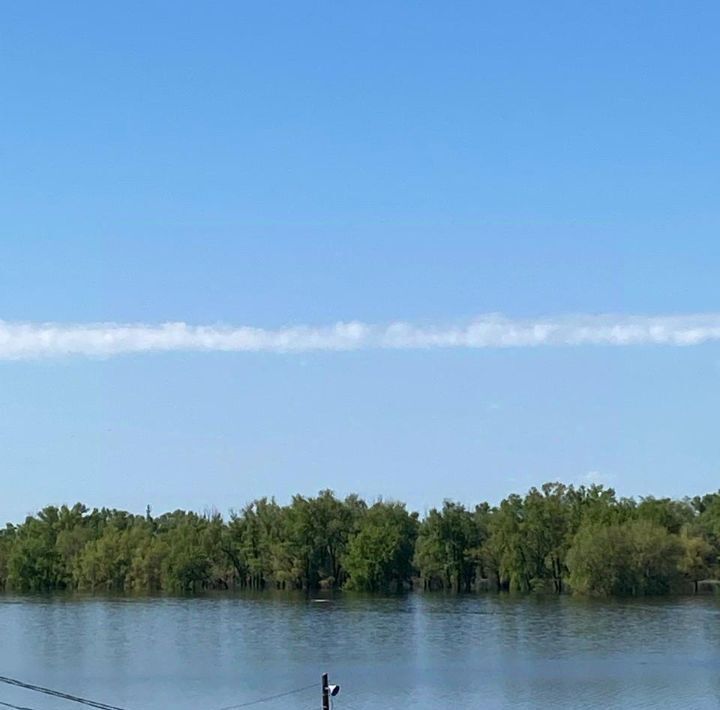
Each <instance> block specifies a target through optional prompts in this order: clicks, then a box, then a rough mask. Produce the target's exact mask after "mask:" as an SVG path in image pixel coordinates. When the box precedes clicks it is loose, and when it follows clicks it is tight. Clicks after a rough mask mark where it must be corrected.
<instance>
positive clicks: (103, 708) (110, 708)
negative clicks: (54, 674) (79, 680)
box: [0, 675, 126, 710]
mask: <svg viewBox="0 0 720 710" xmlns="http://www.w3.org/2000/svg"><path fill="white" fill-rule="evenodd" d="M0 683H5V684H6V685H14V686H15V687H17V688H24V689H25V690H32V691H34V692H36V693H43V694H44V695H52V696H53V697H55V698H61V699H62V700H69V701H70V702H73V703H80V704H81V705H89V706H90V707H92V708H98V710H126V709H125V708H121V707H119V706H117V705H110V704H108V703H101V702H98V701H97V700H88V698H81V697H80V696H79V695H71V694H70V693H63V692H61V691H59V690H52V689H51V688H44V687H43V686H42V685H34V684H33V683H25V682H23V681H21V680H17V678H8V677H6V676H1V675H0Z"/></svg>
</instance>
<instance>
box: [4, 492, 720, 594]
mask: <svg viewBox="0 0 720 710" xmlns="http://www.w3.org/2000/svg"><path fill="white" fill-rule="evenodd" d="M719 561H720V492H719V493H713V494H708V495H706V496H704V497H698V498H694V499H691V500H690V499H686V500H682V501H676V500H670V499H656V498H652V497H650V498H642V499H640V500H639V501H636V500H633V499H627V498H617V497H616V495H615V492H614V491H613V490H611V489H607V488H603V487H602V486H590V487H584V486H580V487H578V488H576V487H573V486H565V485H562V484H559V483H548V484H545V485H544V486H542V488H540V489H536V488H533V489H531V490H530V491H529V492H528V493H527V494H526V495H525V496H519V495H510V496H508V497H507V498H506V499H505V500H503V501H502V502H501V503H500V504H499V505H498V506H496V507H493V506H490V505H488V504H487V503H483V504H481V505H478V506H476V507H475V508H474V509H472V510H469V509H467V508H466V507H465V506H463V505H461V504H459V503H453V502H450V501H446V502H445V503H444V505H443V507H442V508H440V509H432V510H431V511H429V513H428V514H427V515H426V516H425V517H424V519H422V520H421V519H420V518H419V516H418V515H417V514H416V513H411V512H409V511H408V510H407V509H406V508H405V506H404V505H403V504H400V503H394V502H383V501H380V502H376V503H374V504H372V505H368V504H367V503H366V502H365V501H363V500H362V499H360V498H358V497H357V496H349V497H347V498H345V499H344V500H341V499H338V498H337V497H335V495H334V494H333V493H332V492H331V491H322V492H321V493H320V494H319V495H318V496H317V497H314V498H306V497H303V496H295V497H294V498H293V499H292V502H291V503H290V504H289V505H286V506H281V505H279V504H278V503H276V502H275V501H274V500H268V499H266V498H262V499H260V500H256V501H254V502H252V503H250V504H249V505H247V506H246V507H245V508H243V509H242V510H241V511H237V512H233V513H232V514H231V515H230V517H229V519H228V520H224V519H223V517H222V516H221V515H219V514H217V513H206V514H203V515H199V514H197V513H193V512H185V511H181V510H178V511H175V512H173V513H166V514H164V515H160V516H157V517H154V516H153V515H152V514H151V511H150V509H148V510H147V512H146V514H145V515H132V514H130V513H127V512H124V511H119V510H108V509H105V508H103V509H100V510H98V509H94V510H88V508H86V507H85V506H84V505H82V504H79V503H78V504H76V505H74V506H72V507H67V506H62V507H59V508H58V507H54V506H49V507H47V508H44V509H43V510H42V511H40V512H39V513H38V514H37V515H34V516H30V517H28V518H27V519H26V520H25V521H24V522H23V523H22V524H19V525H10V524H9V525H7V526H6V528H5V529H4V530H1V531H0V588H4V589H7V590H15V591H22V592H27V591H49V590H58V589H82V590H117V591H132V590H137V591H169V592H179V591H200V590H204V589H242V588H246V589H247V588H250V589H268V588H276V589H303V590H311V589H318V588H346V589H356V590H363V591H393V590H401V589H408V588H411V587H413V586H415V587H420V588H423V589H426V590H446V591H471V590H479V589H498V590H502V589H505V590H517V591H533V590H543V591H550V590H552V591H554V592H558V593H559V592H563V591H566V590H573V591H575V592H578V593H584V594H599V595H614V594H618V595H621V594H631V595H642V594H661V593H667V592H671V591H683V590H691V589H693V588H694V589H695V591H697V587H698V583H699V581H700V580H704V579H709V578H712V577H714V576H718V572H719V571H720V570H719V568H720V564H719Z"/></svg>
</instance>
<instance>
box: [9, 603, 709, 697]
mask: <svg viewBox="0 0 720 710" xmlns="http://www.w3.org/2000/svg"><path fill="white" fill-rule="evenodd" d="M325 669H327V670H328V671H329V672H330V673H331V680H335V681H336V682H338V683H341V684H342V691H341V693H340V695H339V696H338V697H337V698H336V699H335V708H336V710H342V708H348V710H375V709H378V710H379V708H384V709H385V708H389V709H393V708H397V709H400V708H403V709H405V708H408V707H412V708H419V709H421V710H422V709H425V708H440V707H453V708H545V707H547V708H550V707H552V708H573V709H577V708H680V707H683V708H698V709H700V708H717V707H720V602H719V601H718V600H717V599H713V598H699V599H682V600H671V601H667V600H665V601H642V602H635V601H617V602H610V603H604V602H588V601H581V600H576V599H571V598H562V599H556V598H550V599H538V598H512V597H506V596H491V595H488V596H479V597H466V598H460V599H455V598H448V597H443V596H430V595H425V596H422V595H414V596H408V597H402V598H389V599H388V598H365V597H352V596H342V597H340V598H335V599H334V600H331V601H327V602H324V603H319V602H314V601H311V600H307V599H304V598H297V597H288V596H279V597H278V596H242V597H238V596H234V597H207V598H200V599H198V598H194V599H107V598H104V599H99V598H85V599H78V598H64V597H52V598H32V599H26V598H23V599H20V598H15V597H7V596H6V597H0V675H6V676H15V677H19V678H22V679H24V680H28V681H31V682H35V683H38V684H42V685H49V686H52V687H58V688H60V689H63V690H66V691H70V692H74V693H77V694H81V695H86V696H89V697H92V698H96V699H98V700H102V701H105V702H109V703H113V704H117V705H122V706H124V707H127V708H130V709H131V710H143V709H144V708H148V709H149V708H165V707H167V708H169V707H173V708H179V709H180V710H182V709H184V708H204V709H206V710H216V709H217V708H220V707H222V706H227V705H234V704H238V703H243V702H247V701H251V700H254V699H255V698H259V697H263V696H266V695H270V694H273V693H279V692H283V691H285V690H291V689H294V688H298V687H301V686H306V685H308V684H311V683H315V682H317V683H318V685H319V677H320V674H321V672H322V671H323V670H325ZM319 699H320V693H319V689H317V690H316V689H312V690H308V691H305V692H303V693H298V694H296V695H291V696H287V697H285V698H281V699H278V700H276V701H273V702H268V703H266V704H262V705H259V706H258V707H259V708H267V709H268V710H274V709H276V708H284V709H287V710H292V709H298V710H312V708H318V707H319ZM0 701H6V702H13V703H16V704H19V705H29V706H31V707H33V708H38V710H42V709H43V708H53V709H56V708H61V707H67V706H68V704H67V703H63V702H61V701H59V700H54V699H52V698H46V697H44V696H39V695H35V694H31V693H28V692H27V691H20V690H17V689H14V688H10V687H6V686H2V685H0ZM70 707H72V706H70ZM76 707H79V706H76Z"/></svg>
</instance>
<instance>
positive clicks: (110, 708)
mask: <svg viewBox="0 0 720 710" xmlns="http://www.w3.org/2000/svg"><path fill="white" fill-rule="evenodd" d="M0 683H5V684H6V685H12V686H15V687H17V688H23V689H24V690H31V691H33V692H36V693H43V694H44V695H50V696H52V697H55V698H60V699H62V700H68V701H70V702H73V703H79V704H81V705H86V706H89V707H93V708H97V709H98V710H127V708H123V707H120V706H119V705H111V704H109V703H103V702H100V701H98V700H91V699H89V698H83V697H81V696H79V695H73V694H71V693H65V692H63V691H60V690H53V689H52V688H45V687H44V686H42V685H35V684H34V683H26V682H25V681H22V680H18V679H17V678H10V677H8V676H0ZM317 685H318V684H317V683H313V684H312V685H305V686H303V687H302V688H294V689H293V690H286V691H284V692H282V693H274V694H273V695H265V696H263V697H261V698H256V699H255V700H249V701H247V702H244V703H237V704H236V705H226V706H224V707H222V708H218V710H239V709H240V708H248V707H251V706H253V705H260V704H261V703H269V702H271V701H272V700H279V699H280V698H286V697H288V696H290V695H296V694H298V693H304V692H306V691H308V690H313V689H315V688H317ZM0 707H7V708H10V710H34V709H33V708H28V707H23V706H20V705H13V704H12V703H7V702H4V701H0Z"/></svg>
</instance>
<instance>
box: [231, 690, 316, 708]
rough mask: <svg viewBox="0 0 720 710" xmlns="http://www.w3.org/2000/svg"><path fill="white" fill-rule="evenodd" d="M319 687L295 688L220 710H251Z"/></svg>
mask: <svg viewBox="0 0 720 710" xmlns="http://www.w3.org/2000/svg"><path fill="white" fill-rule="evenodd" d="M317 687H318V684H317V683H313V684H312V685H306V686H304V687H302V688H295V690H286V691H285V692H284V693H275V694H274V695H266V696H265V697H263V698H258V699H257V700H250V701H248V702H246V703H239V704H238V705H226V706H225V707H222V708H218V710H238V708H249V707H250V706H251V705H260V703H269V702H270V701H271V700H278V699H279V698H286V697H288V695H295V694H297V693H304V692H306V691H308V690H313V689H316V688H317Z"/></svg>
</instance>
